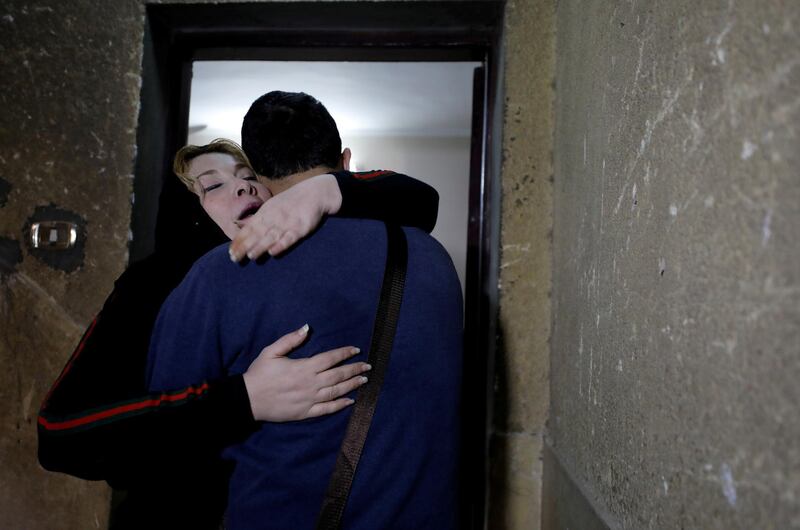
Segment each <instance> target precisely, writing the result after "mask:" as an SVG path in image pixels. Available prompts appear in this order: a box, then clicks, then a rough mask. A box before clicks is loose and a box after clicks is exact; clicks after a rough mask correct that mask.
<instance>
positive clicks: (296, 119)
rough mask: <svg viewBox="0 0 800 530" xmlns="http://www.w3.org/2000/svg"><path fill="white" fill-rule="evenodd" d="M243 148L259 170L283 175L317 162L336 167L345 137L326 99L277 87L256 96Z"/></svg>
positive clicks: (244, 130)
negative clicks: (319, 99)
mask: <svg viewBox="0 0 800 530" xmlns="http://www.w3.org/2000/svg"><path fill="white" fill-rule="evenodd" d="M242 148H243V149H244V151H245V153H247V157H248V158H249V159H250V162H251V163H252V165H253V169H255V171H256V173H258V174H259V175H261V176H264V177H266V178H268V179H280V178H283V177H286V176H288V175H292V174H294V173H300V172H303V171H307V170H309V169H312V168H315V167H317V166H327V167H329V168H335V167H336V166H337V165H338V163H339V160H340V157H341V154H342V140H341V138H340V137H339V130H338V129H337V128H336V122H335V121H333V118H332V117H331V115H330V114H329V113H328V110H327V109H326V108H325V106H324V105H323V104H322V103H320V102H319V101H317V100H316V99H315V98H313V97H311V96H309V95H308V94H304V93H302V92H281V91H277V90H276V91H274V92H269V93H267V94H264V95H263V96H261V97H260V98H258V99H257V100H255V102H253V104H252V105H251V106H250V110H248V111H247V114H246V115H245V117H244V121H243V122H242Z"/></svg>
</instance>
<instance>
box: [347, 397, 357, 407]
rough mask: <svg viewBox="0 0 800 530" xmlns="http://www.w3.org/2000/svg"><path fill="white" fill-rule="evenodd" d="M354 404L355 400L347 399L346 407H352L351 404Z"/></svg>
mask: <svg viewBox="0 0 800 530" xmlns="http://www.w3.org/2000/svg"><path fill="white" fill-rule="evenodd" d="M355 402H356V400H355V399H350V398H347V404H348V405H352V404H353V403H355Z"/></svg>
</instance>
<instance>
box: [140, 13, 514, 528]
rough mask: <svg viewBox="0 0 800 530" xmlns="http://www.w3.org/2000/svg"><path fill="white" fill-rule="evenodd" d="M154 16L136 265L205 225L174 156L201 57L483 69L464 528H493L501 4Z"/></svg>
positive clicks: (477, 110) (146, 56)
mask: <svg viewBox="0 0 800 530" xmlns="http://www.w3.org/2000/svg"><path fill="white" fill-rule="evenodd" d="M146 11H147V16H146V22H145V39H144V47H143V65H142V70H143V72H142V92H141V94H142V95H141V107H140V114H139V124H138V129H137V153H138V155H137V159H136V167H135V179H134V194H135V197H136V201H135V203H134V207H133V213H132V219H131V231H132V234H133V239H132V241H131V248H130V256H131V260H132V261H136V260H138V259H141V258H143V257H145V256H146V255H148V254H149V253H151V252H152V251H153V250H154V249H155V248H156V247H158V246H160V243H159V241H162V242H163V243H167V245H168V244H169V242H171V240H174V239H175V238H177V237H178V236H179V234H185V233H187V231H191V230H193V229H194V228H195V227H196V226H198V225H199V224H202V223H205V222H206V216H205V215H204V213H203V212H202V210H201V209H200V208H199V207H198V206H197V201H196V200H193V198H192V197H191V196H190V195H189V194H187V193H186V192H185V189H184V188H183V187H182V185H181V184H180V183H179V182H178V179H175V178H173V177H172V176H171V159H172V156H173V154H174V153H175V152H176V151H177V149H178V148H180V147H181V146H182V145H183V144H184V143H185V141H186V137H187V126H188V114H189V99H190V88H191V65H192V62H193V61H195V60H304V61H313V60H319V61H337V60H350V61H354V60H358V61H378V60H381V61H387V60H389V61H480V62H482V63H483V65H484V66H483V72H482V74H480V75H476V77H475V85H474V91H473V92H474V94H480V97H479V98H478V100H477V101H475V103H474V105H473V138H472V156H471V162H470V165H471V176H470V198H469V208H470V212H469V226H468V241H467V274H466V281H465V286H466V288H465V337H464V344H465V357H464V374H463V382H464V384H463V388H464V390H465V391H464V393H463V399H462V408H463V414H462V418H463V420H462V423H463V426H462V430H463V433H462V444H463V447H462V455H463V457H462V466H461V469H462V473H463V477H462V480H461V482H460V483H461V485H462V488H463V491H462V492H461V506H462V517H463V524H462V525H461V526H460V527H461V528H468V529H483V528H485V527H486V525H487V499H488V477H489V472H488V466H489V459H488V455H489V435H490V431H491V425H492V418H491V416H492V414H491V411H492V396H493V383H494V354H495V342H496V340H495V337H496V329H497V300H498V289H497V280H498V277H499V275H498V254H499V237H500V236H499V233H500V208H499V206H500V191H501V188H500V153H501V145H500V144H501V133H502V113H501V110H502V86H501V82H502V71H501V70H502V64H501V61H500V59H501V42H502V27H503V20H502V19H503V11H504V3H503V2H502V1H438V2H427V1H424V2H422V1H421V2H393V1H390V2H372V1H370V2H266V3H250V4H199V5H198V4H193V5H174V4H173V5H163V4H161V5H153V4H151V5H148V6H147V8H146ZM478 131H481V132H482V134H480V135H478V134H476V132H478ZM176 201H177V202H180V203H182V204H183V205H185V206H186V208H188V209H192V208H193V209H194V210H192V211H193V214H192V215H191V216H189V217H188V218H187V217H186V216H182V217H180V218H175V217H170V212H171V211H174V210H175V208H159V204H169V205H174V204H175V203H176ZM190 202H191V204H190ZM181 211H183V210H182V209H181ZM159 227H170V229H169V230H167V231H165V229H164V228H159ZM165 246H166V245H165Z"/></svg>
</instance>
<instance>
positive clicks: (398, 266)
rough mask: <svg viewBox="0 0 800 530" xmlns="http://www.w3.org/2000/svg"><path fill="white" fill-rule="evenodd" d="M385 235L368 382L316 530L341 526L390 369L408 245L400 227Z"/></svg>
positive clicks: (359, 396)
mask: <svg viewBox="0 0 800 530" xmlns="http://www.w3.org/2000/svg"><path fill="white" fill-rule="evenodd" d="M386 233H387V236H388V251H387V254H386V270H385V272H384V274H383V286H382V287H381V298H380V301H379V302H378V311H377V315H376V317H375V325H374V326H373V329H372V343H371V345H370V348H369V359H368V362H369V363H370V364H371V365H372V370H371V371H370V377H369V379H370V380H369V383H367V384H366V385H364V386H362V387H361V389H360V390H359V391H358V394H357V396H356V402H355V404H354V405H353V413H352V415H351V416H350V421H349V423H348V424H347V430H346V431H345V435H344V441H343V442H342V447H341V448H340V449H339V455H338V456H337V458H336V467H335V468H334V471H333V475H332V476H331V480H330V482H329V483H328V490H327V491H326V492H325V498H324V499H323V501H322V509H321V510H320V514H319V519H318V520H317V530H338V529H339V527H340V525H341V520H342V514H343V513H344V508H345V506H346V505H347V498H348V496H349V495H350V487H351V486H352V484H353V478H354V477H355V474H356V468H357V467H358V461H359V459H360V458H361V451H362V449H363V448H364V442H365V441H366V439H367V434H368V432H369V426H370V423H371V422H372V416H373V414H374V413H375V406H376V405H377V403H378V395H379V394H380V391H381V386H382V385H383V379H384V376H385V375H386V368H387V367H388V366H389V355H390V354H391V351H392V343H393V342H394V335H395V331H396V329H397V319H398V316H399V315H400V303H401V302H402V300H403V287H404V285H405V279H406V268H407V266H408V245H407V242H406V235H405V233H404V232H403V229H402V228H401V227H400V226H398V225H393V224H386Z"/></svg>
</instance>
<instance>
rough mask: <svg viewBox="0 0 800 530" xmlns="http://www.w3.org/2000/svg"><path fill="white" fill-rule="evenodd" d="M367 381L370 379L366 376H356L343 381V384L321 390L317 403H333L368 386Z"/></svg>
mask: <svg viewBox="0 0 800 530" xmlns="http://www.w3.org/2000/svg"><path fill="white" fill-rule="evenodd" d="M367 381H369V378H368V377H366V376H364V375H356V376H355V377H351V378H349V379H347V380H345V381H342V382H341V383H336V384H335V385H331V386H326V387H324V388H320V389H319V392H317V401H318V402H319V403H325V402H326V401H333V400H334V399H338V398H340V397H342V396H345V395H347V394H349V393H350V392H352V391H353V390H355V389H357V388H358V387H360V386H361V385H363V384H366V383H367Z"/></svg>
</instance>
